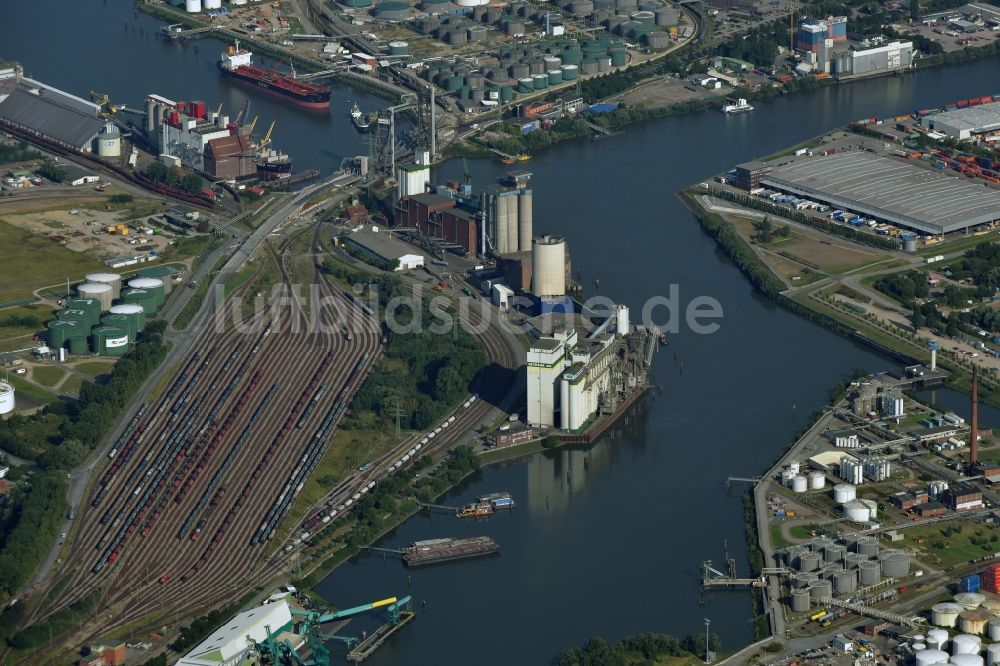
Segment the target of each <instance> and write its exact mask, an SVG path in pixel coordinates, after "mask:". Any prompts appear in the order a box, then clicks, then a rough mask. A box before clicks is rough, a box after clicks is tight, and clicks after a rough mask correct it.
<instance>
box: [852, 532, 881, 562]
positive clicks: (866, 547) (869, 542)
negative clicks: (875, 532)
mask: <svg viewBox="0 0 1000 666" xmlns="http://www.w3.org/2000/svg"><path fill="white" fill-rule="evenodd" d="M854 551H855V552H856V553H858V554H859V555H864V556H865V557H875V556H876V555H878V539H877V538H875V537H872V536H863V537H861V538H860V539H858V542H857V543H856V544H854Z"/></svg>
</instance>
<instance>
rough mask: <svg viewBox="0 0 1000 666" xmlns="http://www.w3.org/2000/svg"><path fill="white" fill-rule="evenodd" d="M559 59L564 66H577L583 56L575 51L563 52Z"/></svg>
mask: <svg viewBox="0 0 1000 666" xmlns="http://www.w3.org/2000/svg"><path fill="white" fill-rule="evenodd" d="M559 57H560V58H562V61H563V64H564V65H579V64H580V61H582V60H583V54H582V53H580V51H579V50H577V49H573V50H568V51H563V52H562V55H561V56H559Z"/></svg>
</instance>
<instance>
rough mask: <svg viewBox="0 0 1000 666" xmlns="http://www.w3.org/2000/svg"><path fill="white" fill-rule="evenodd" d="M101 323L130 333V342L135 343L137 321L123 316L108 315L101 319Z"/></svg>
mask: <svg viewBox="0 0 1000 666" xmlns="http://www.w3.org/2000/svg"><path fill="white" fill-rule="evenodd" d="M101 323H102V324H103V325H105V326H114V327H116V328H120V329H122V330H123V331H125V332H126V333H128V341H129V342H135V336H136V333H138V331H137V330H136V328H135V319H133V318H131V317H129V316H128V315H123V314H106V315H104V316H103V317H101Z"/></svg>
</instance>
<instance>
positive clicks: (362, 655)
mask: <svg viewBox="0 0 1000 666" xmlns="http://www.w3.org/2000/svg"><path fill="white" fill-rule="evenodd" d="M416 616H417V614H416V613H413V612H411V611H399V615H398V621H397V622H396V623H395V624H393V623H392V622H390V623H388V624H383V625H382V626H381V627H379V628H378V629H376V630H375V631H373V632H372V633H371V634H369V635H368V636H367V637H366V638H364V639H363V640H361V641H360V642H359V643H358V644H357V645H355V646H354V647H353V648H351V651H350V652H348V653H347V661H353V662H354V663H356V664H357V663H360V662H362V661H364V660H365V659H367V658H368V657H370V656H372V653H373V652H375V650H377V649H378V648H380V647H381V646H382V644H383V643H385V642H386V641H387V640H389V639H390V638H391V637H392V635H393V634H395V633H396V632H397V631H399V630H400V629H402V628H403V627H405V626H406V625H407V624H409V623H410V622H412V621H413V618H415V617H416Z"/></svg>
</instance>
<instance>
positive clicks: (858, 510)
mask: <svg viewBox="0 0 1000 666" xmlns="http://www.w3.org/2000/svg"><path fill="white" fill-rule="evenodd" d="M843 510H844V517H845V518H847V519H848V520H850V521H853V522H855V523H864V522H868V521H869V520H870V519H871V512H870V511H869V510H868V507H867V506H865V504H864V503H863V502H860V501H858V500H850V501H848V502H844V506H843Z"/></svg>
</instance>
